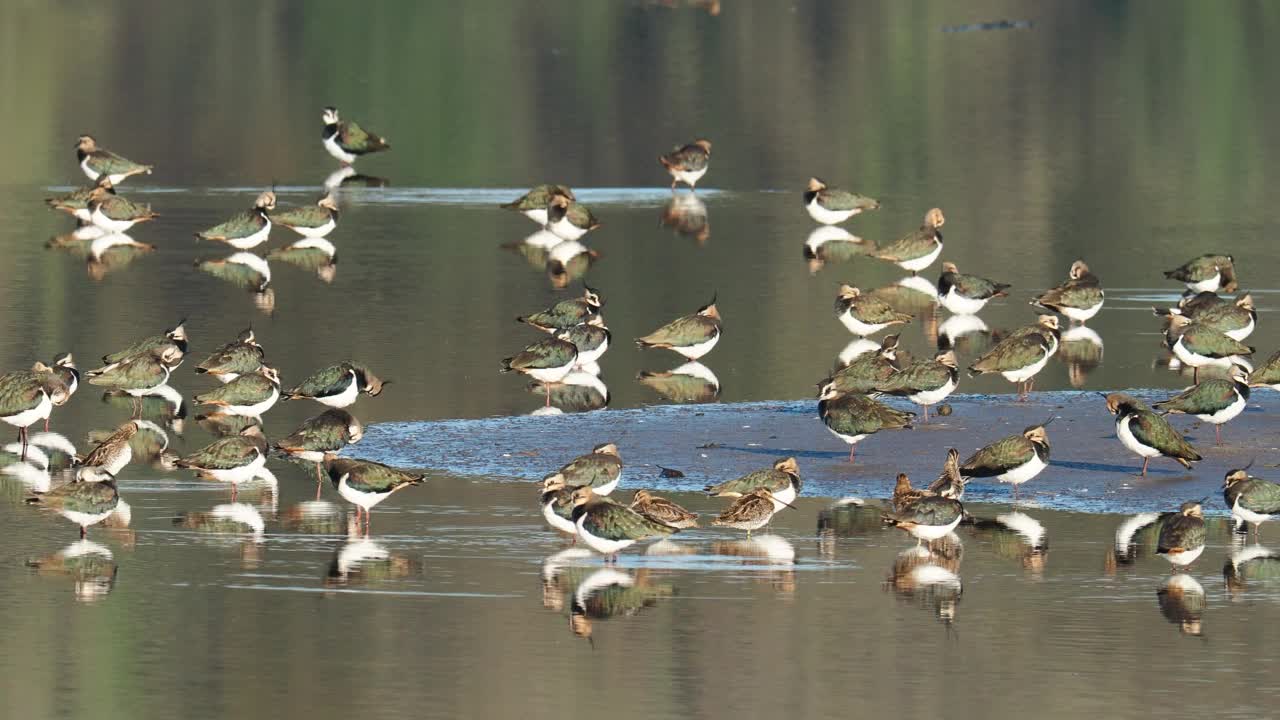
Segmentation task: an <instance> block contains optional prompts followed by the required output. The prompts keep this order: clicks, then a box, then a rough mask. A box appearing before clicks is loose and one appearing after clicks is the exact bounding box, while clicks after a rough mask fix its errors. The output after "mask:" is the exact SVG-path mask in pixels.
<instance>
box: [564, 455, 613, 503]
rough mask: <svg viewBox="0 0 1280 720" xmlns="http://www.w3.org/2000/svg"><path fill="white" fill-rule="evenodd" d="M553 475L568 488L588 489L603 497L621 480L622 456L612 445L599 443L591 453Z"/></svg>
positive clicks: (571, 462) (579, 457)
mask: <svg viewBox="0 0 1280 720" xmlns="http://www.w3.org/2000/svg"><path fill="white" fill-rule="evenodd" d="M555 475H557V476H559V477H560V478H562V479H563V480H564V484H565V485H567V486H568V487H573V488H578V487H590V488H591V489H592V490H593V491H595V494H596V495H599V496H601V497H604V496H606V495H608V494H609V493H611V492H613V490H614V488H616V487H618V482H619V481H620V480H621V479H622V455H621V454H620V453H619V452H618V446H617V445H616V444H614V443H611V442H609V443H601V444H599V445H596V446H595V447H594V448H591V452H589V453H587V454H586V455H579V456H578V457H576V458H574V459H572V460H570V461H569V462H567V463H565V464H564V466H562V467H561V468H560V469H559V470H557V471H556V472H555Z"/></svg>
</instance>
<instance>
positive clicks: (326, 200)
mask: <svg viewBox="0 0 1280 720" xmlns="http://www.w3.org/2000/svg"><path fill="white" fill-rule="evenodd" d="M316 205H319V206H320V207H322V208H326V209H329V210H333V211H334V212H337V210H338V201H337V200H334V199H333V196H332V195H325V196H324V197H322V198H320V200H319V201H318V202H316Z"/></svg>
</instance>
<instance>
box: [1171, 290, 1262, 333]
mask: <svg viewBox="0 0 1280 720" xmlns="http://www.w3.org/2000/svg"><path fill="white" fill-rule="evenodd" d="M1188 315H1189V317H1190V318H1191V319H1192V320H1194V321H1195V322H1196V324H1198V325H1201V326H1204V327H1208V328H1213V329H1214V330H1217V331H1218V332H1220V333H1222V334H1223V335H1226V336H1227V337H1229V338H1231V339H1232V340H1239V341H1241V342H1243V341H1244V339H1245V338H1247V337H1249V336H1250V335H1252V334H1253V329H1254V326H1255V325H1256V324H1257V320H1258V310H1257V308H1256V307H1255V306H1254V304H1253V295H1252V294H1250V293H1242V294H1241V295H1240V296H1239V297H1237V298H1236V299H1235V302H1231V303H1227V302H1224V303H1218V304H1215V305H1211V306H1209V307H1207V308H1204V309H1203V310H1199V311H1196V312H1193V313H1188Z"/></svg>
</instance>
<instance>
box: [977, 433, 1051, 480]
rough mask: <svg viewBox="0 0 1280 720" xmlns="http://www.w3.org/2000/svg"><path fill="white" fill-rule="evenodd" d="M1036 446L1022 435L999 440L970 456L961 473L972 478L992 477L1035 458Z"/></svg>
mask: <svg viewBox="0 0 1280 720" xmlns="http://www.w3.org/2000/svg"><path fill="white" fill-rule="evenodd" d="M1035 454H1036V448H1035V445H1034V444H1033V443H1032V442H1031V441H1030V440H1028V439H1026V438H1025V437H1023V436H1022V435H1010V436H1009V437H1006V438H1002V439H1000V440H997V441H995V442H993V443H991V444H990V445H988V446H986V447H984V448H982V449H981V450H979V451H977V452H975V453H974V454H973V455H970V456H969V459H968V460H965V461H964V463H963V464H962V465H961V466H960V473H961V474H962V475H968V476H970V477H992V476H995V475H999V474H1001V473H1003V472H1006V471H1008V470H1009V469H1010V468H1015V467H1018V466H1019V465H1022V464H1023V463H1025V462H1029V461H1030V460H1031V458H1033V457H1035Z"/></svg>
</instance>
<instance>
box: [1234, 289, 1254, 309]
mask: <svg viewBox="0 0 1280 720" xmlns="http://www.w3.org/2000/svg"><path fill="white" fill-rule="evenodd" d="M1236 307H1238V308H1240V309H1241V310H1249V311H1252V310H1253V309H1254V308H1253V295H1250V294H1249V293H1245V294H1243V295H1241V296H1240V297H1238V298H1236Z"/></svg>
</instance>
